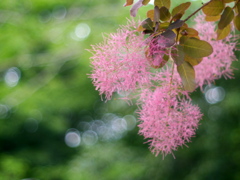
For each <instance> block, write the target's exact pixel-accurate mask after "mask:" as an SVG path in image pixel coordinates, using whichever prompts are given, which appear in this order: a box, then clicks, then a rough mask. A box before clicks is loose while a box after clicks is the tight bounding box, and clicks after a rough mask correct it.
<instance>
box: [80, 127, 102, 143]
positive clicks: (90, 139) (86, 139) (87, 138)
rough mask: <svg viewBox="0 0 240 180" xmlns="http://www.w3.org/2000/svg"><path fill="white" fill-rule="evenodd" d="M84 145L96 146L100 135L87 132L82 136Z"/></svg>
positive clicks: (90, 131)
mask: <svg viewBox="0 0 240 180" xmlns="http://www.w3.org/2000/svg"><path fill="white" fill-rule="evenodd" d="M82 140H83V143H84V144H86V145H89V146H91V145H94V144H95V143H96V142H97V141H98V135H97V133H96V132H94V131H92V130H88V131H85V132H84V133H83V135H82Z"/></svg>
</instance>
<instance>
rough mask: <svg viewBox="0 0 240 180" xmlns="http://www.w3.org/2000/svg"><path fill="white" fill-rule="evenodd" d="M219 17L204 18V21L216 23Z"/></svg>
mask: <svg viewBox="0 0 240 180" xmlns="http://www.w3.org/2000/svg"><path fill="white" fill-rule="evenodd" d="M220 17H221V16H220V15H219V16H206V17H205V20H206V21H218V20H219V19H220Z"/></svg>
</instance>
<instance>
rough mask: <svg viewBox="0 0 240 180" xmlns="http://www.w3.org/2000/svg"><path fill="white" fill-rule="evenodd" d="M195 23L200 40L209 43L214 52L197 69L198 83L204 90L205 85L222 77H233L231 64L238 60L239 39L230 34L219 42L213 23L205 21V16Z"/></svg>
mask: <svg viewBox="0 0 240 180" xmlns="http://www.w3.org/2000/svg"><path fill="white" fill-rule="evenodd" d="M195 22H196V25H195V29H197V30H198V32H199V36H200V38H201V39H202V40H205V41H207V42H209V43H210V44H211V45H212V47H213V50H214V51H213V53H212V54H211V55H210V56H208V57H205V58H203V61H202V62H201V63H200V64H199V65H197V66H196V67H195V72H196V83H197V85H198V86H200V88H201V89H202V88H203V85H204V84H210V83H212V82H213V81H214V80H216V79H219V78H221V77H222V76H224V77H225V78H232V77H233V69H232V68H231V64H232V62H233V61H236V60H237V58H236V56H235V55H234V52H233V50H234V49H235V47H236V45H237V41H236V39H237V38H236V35H233V34H230V35H229V36H228V37H226V38H225V39H224V40H218V41H217V40H215V39H216V38H217V37H216V32H215V30H214V28H215V25H214V23H213V22H207V21H205V20H204V15H198V16H197V17H196V18H195ZM238 38H239V37H238Z"/></svg>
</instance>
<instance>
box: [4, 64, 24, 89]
mask: <svg viewBox="0 0 240 180" xmlns="http://www.w3.org/2000/svg"><path fill="white" fill-rule="evenodd" d="M20 77H21V72H20V70H19V69H18V68H16V67H12V68H9V69H8V70H7V72H6V73H5V76H4V80H5V83H6V84H7V85H8V86H10V87H14V86H16V85H17V84H18V81H19V80H20Z"/></svg>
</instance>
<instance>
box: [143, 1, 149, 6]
mask: <svg viewBox="0 0 240 180" xmlns="http://www.w3.org/2000/svg"><path fill="white" fill-rule="evenodd" d="M149 2H150V0H143V2H142V4H143V5H147V4H148V3H149Z"/></svg>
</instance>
